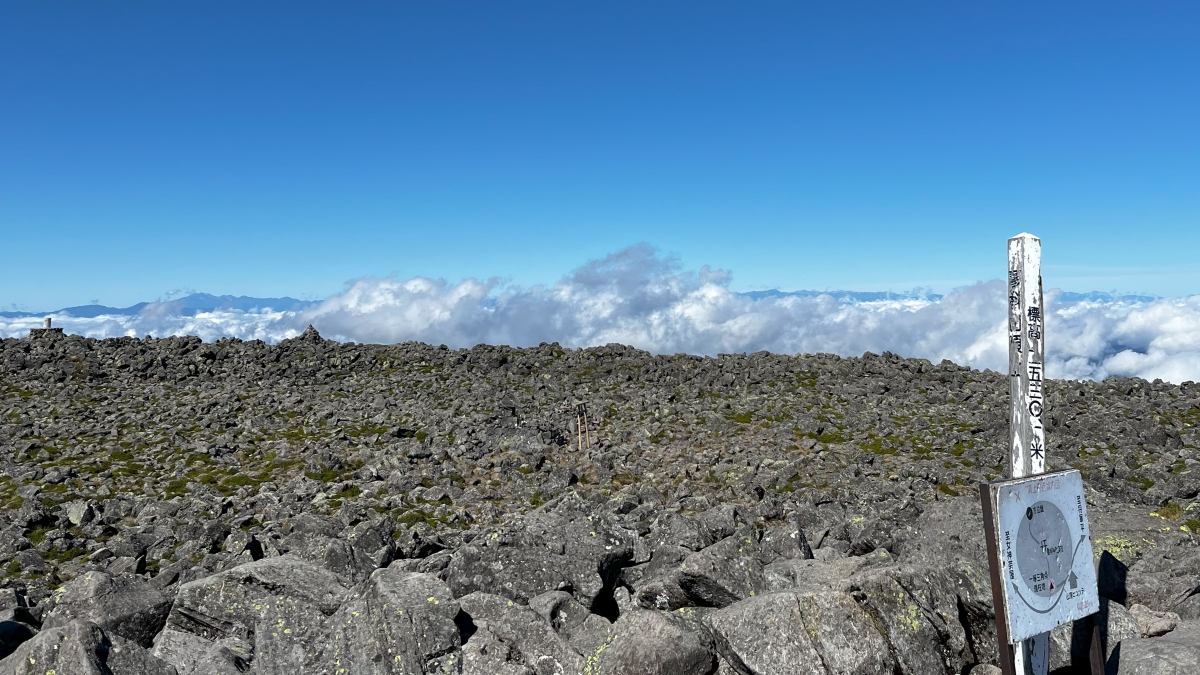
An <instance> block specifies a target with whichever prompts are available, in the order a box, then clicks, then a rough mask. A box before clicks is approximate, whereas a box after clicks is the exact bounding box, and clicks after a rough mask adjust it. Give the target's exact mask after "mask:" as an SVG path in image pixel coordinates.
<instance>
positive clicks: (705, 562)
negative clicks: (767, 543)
mask: <svg viewBox="0 0 1200 675" xmlns="http://www.w3.org/2000/svg"><path fill="white" fill-rule="evenodd" d="M676 550H678V549H676ZM663 552H672V549H671V548H669V547H659V549H657V550H656V551H655V555H656V556H659V555H660V553H663ZM760 554H761V551H760V549H759V547H758V542H757V541H756V539H755V534H754V531H753V530H748V529H747V530H743V531H742V532H741V533H739V534H735V535H733V536H729V537H726V538H724V539H722V540H721V541H719V542H717V543H715V544H713V545H712V546H709V547H708V548H705V549H703V550H701V551H698V552H696V553H691V554H689V555H687V556H686V557H685V558H684V559H683V561H682V562H680V563H679V565H678V566H674V567H666V568H665V569H661V568H660V571H658V572H657V573H655V571H654V566H655V565H656V564H657V563H656V561H654V560H651V566H650V569H649V570H648V571H647V575H646V577H645V578H644V579H643V580H641V581H639V583H638V584H637V586H636V590H637V602H638V604H639V605H641V606H642V607H644V608H646V609H658V610H664V611H667V610H674V609H679V608H681V607H725V606H727V605H730V604H732V603H734V602H737V601H738V600H742V599H745V598H748V597H750V596H752V595H755V594H757V593H762V592H764V591H765V590H767V588H768V584H767V578H766V575H765V573H764V571H763V565H762V562H761V561H760V560H759V557H760Z"/></svg>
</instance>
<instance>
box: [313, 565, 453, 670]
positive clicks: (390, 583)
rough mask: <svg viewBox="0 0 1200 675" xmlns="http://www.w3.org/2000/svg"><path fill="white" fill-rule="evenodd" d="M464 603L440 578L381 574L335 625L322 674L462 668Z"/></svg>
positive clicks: (355, 595) (395, 571)
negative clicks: (461, 614) (462, 615)
mask: <svg viewBox="0 0 1200 675" xmlns="http://www.w3.org/2000/svg"><path fill="white" fill-rule="evenodd" d="M458 622H459V603H458V602H457V601H455V600H454V596H452V595H451V594H450V589H449V588H447V587H446V584H445V583H444V582H442V581H441V580H440V579H438V578H437V577H435V576H432V575H429V574H422V573H420V572H407V571H404V570H402V569H400V568H399V567H389V568H384V569H381V570H376V571H375V572H374V573H373V574H372V575H371V577H370V579H368V580H367V581H365V582H364V583H363V584H361V585H359V586H358V587H356V588H355V589H354V591H353V592H352V594H351V596H350V598H349V599H348V600H347V602H346V603H345V605H344V606H343V607H342V608H341V609H340V610H339V611H338V612H337V614H335V615H334V616H333V617H332V618H331V619H330V621H329V626H330V631H331V632H332V637H331V640H330V641H329V646H328V648H327V649H326V651H325V653H324V654H323V655H322V661H321V669H322V670H321V672H327V673H329V674H330V675H434V674H438V675H448V674H450V673H459V672H461V670H462V654H461V652H460V651H459V648H460V647H461V645H462V638H461V636H460V628H459V623H458Z"/></svg>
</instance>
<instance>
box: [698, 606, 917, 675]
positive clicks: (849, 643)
mask: <svg viewBox="0 0 1200 675" xmlns="http://www.w3.org/2000/svg"><path fill="white" fill-rule="evenodd" d="M705 623H706V624H707V625H708V627H709V628H710V629H711V630H712V633H713V636H714V638H715V639H716V642H717V647H718V649H719V650H720V652H721V655H722V656H723V657H724V658H725V659H726V660H727V661H729V663H730V664H731V665H732V666H733V667H734V669H736V670H738V671H739V672H742V673H746V674H748V675H773V674H776V673H778V674H780V675H782V674H783V673H812V675H825V674H826V673H839V674H842V673H844V674H847V675H849V674H851V673H853V674H861V675H869V674H875V673H886V672H892V671H893V670H894V669H895V667H896V663H895V661H894V660H893V658H892V655H891V652H890V650H889V648H888V643H887V641H886V640H885V639H884V636H883V635H881V634H880V632H879V630H878V629H877V628H876V626H875V623H874V622H873V621H872V617H870V616H868V615H867V613H866V612H864V611H863V610H862V608H861V607H859V606H858V604H857V603H856V602H855V601H854V599H853V598H851V597H850V596H849V595H847V594H845V593H841V592H838V591H816V592H806V591H782V592H778V593H770V594H767V595H762V596H758V597H754V598H751V599H749V600H743V601H741V602H738V603H736V604H733V605H730V606H729V607H726V608H725V609H722V610H720V611H718V612H714V613H713V614H710V615H708V616H707V617H706V618H705ZM919 672H941V668H940V667H939V668H938V669H937V670H925V671H919Z"/></svg>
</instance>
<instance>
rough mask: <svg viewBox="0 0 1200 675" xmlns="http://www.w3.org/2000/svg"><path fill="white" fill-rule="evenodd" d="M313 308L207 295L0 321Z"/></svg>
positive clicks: (293, 302) (71, 309)
mask: <svg viewBox="0 0 1200 675" xmlns="http://www.w3.org/2000/svg"><path fill="white" fill-rule="evenodd" d="M314 304H316V303H315V302H313V301H311V300H297V299H296V298H289V297H282V298H252V297H250V296H246V295H210V294H208V293H192V294H191V295H186V296H184V297H182V298H177V299H175V300H163V301H159V302H139V303H137V304H136V305H130V306H129V307H107V306H105V305H79V306H78V307H65V308H63V309H59V310H54V311H52V312H0V317H4V318H8V319H19V318H24V317H30V316H48V315H52V314H59V315H66V316H71V317H75V318H79V319H94V318H96V317H98V316H135V315H137V314H141V313H142V312H143V311H145V310H146V308H147V307H152V308H153V311H155V312H159V313H163V314H175V315H178V316H195V315H196V314H198V313H200V312H214V311H218V310H226V311H229V310H234V311H241V312H261V311H265V310H272V311H276V312H295V311H299V310H302V309H305V308H306V307H309V306H311V305H314Z"/></svg>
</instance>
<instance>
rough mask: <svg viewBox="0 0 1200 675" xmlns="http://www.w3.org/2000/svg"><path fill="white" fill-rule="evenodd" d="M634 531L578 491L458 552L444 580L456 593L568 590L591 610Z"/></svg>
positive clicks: (520, 594)
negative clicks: (627, 528) (625, 527)
mask: <svg viewBox="0 0 1200 675" xmlns="http://www.w3.org/2000/svg"><path fill="white" fill-rule="evenodd" d="M635 540H636V535H635V534H634V533H632V532H630V531H628V530H625V529H622V528H621V527H619V526H618V525H616V524H614V523H613V522H611V521H610V520H609V519H608V517H607V516H605V515H602V514H599V513H598V511H597V509H596V507H595V506H594V505H591V504H589V503H588V502H586V501H584V500H583V499H582V498H581V497H579V496H577V495H576V494H575V493H567V494H566V495H564V496H563V497H560V498H557V499H555V500H554V501H551V502H549V503H547V504H545V505H543V506H542V507H541V508H539V509H538V510H537V511H534V512H533V513H530V514H528V515H527V516H526V517H525V518H524V520H523V522H522V523H521V525H520V527H519V528H518V529H515V530H508V531H494V532H490V533H486V534H484V535H482V536H480V537H478V538H477V539H476V540H475V541H473V542H471V544H470V545H467V546H463V547H462V548H460V549H459V550H458V551H457V552H455V554H454V556H453V558H452V559H451V560H450V564H449V565H448V566H447V567H446V569H445V579H446V582H447V583H448V584H449V585H450V588H451V589H452V590H453V591H454V594H455V595H456V596H464V595H467V594H469V593H472V592H474V591H481V592H484V593H493V594H496V595H502V596H504V597H507V598H511V599H513V600H517V601H520V602H522V603H528V602H529V600H530V599H531V598H533V597H535V596H537V595H540V594H542V593H545V592H547V591H558V590H565V591H568V592H570V593H571V594H572V595H573V596H575V599H576V600H578V601H579V603H580V604H582V605H583V606H585V607H588V608H589V609H591V610H592V611H595V610H596V609H598V606H599V605H603V604H605V603H606V602H607V601H608V599H609V598H608V595H609V594H611V591H612V588H613V586H614V585H615V583H616V580H617V578H618V576H619V574H620V571H621V568H622V567H623V566H624V565H626V564H627V563H628V562H630V561H631V560H632V559H633V544H634V541H635Z"/></svg>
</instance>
